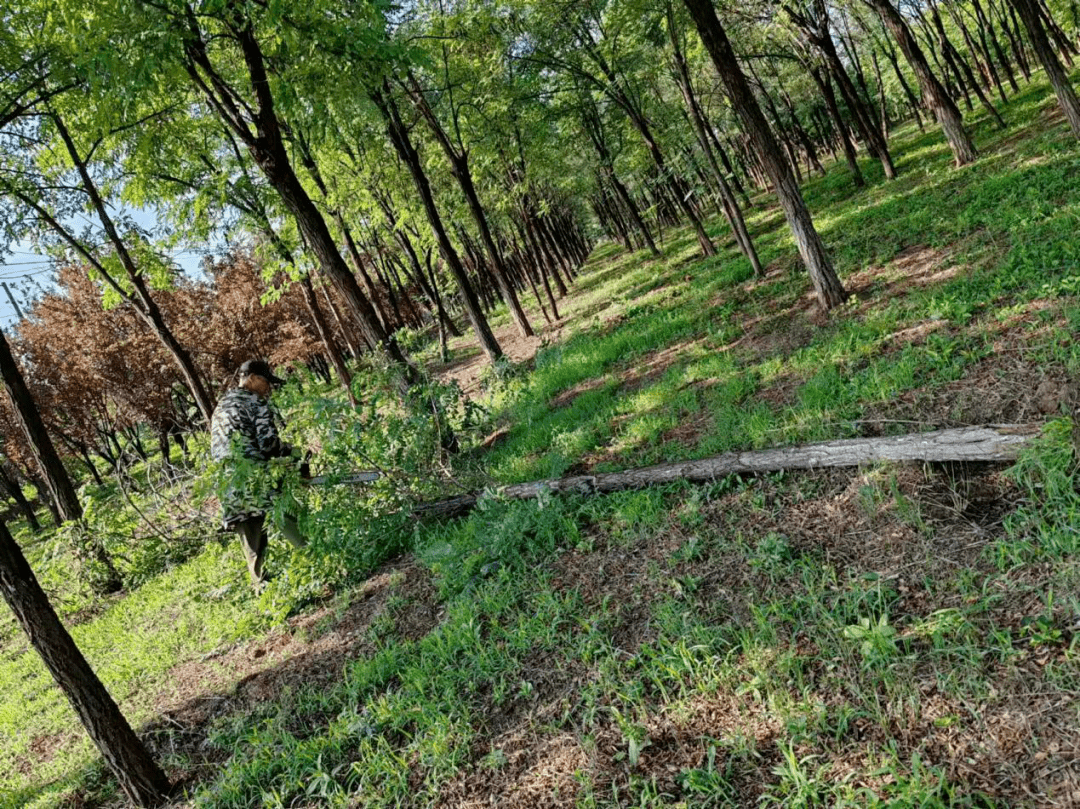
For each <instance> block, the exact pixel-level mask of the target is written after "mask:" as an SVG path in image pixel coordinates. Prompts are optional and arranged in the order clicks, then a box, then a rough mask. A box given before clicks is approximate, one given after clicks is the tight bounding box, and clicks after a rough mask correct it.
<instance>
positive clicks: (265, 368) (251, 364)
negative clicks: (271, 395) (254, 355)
mask: <svg viewBox="0 0 1080 809" xmlns="http://www.w3.org/2000/svg"><path fill="white" fill-rule="evenodd" d="M245 376H261V377H262V378H263V379H265V380H267V381H268V382H273V383H274V384H275V385H284V384H285V380H284V379H282V378H281V377H280V376H274V372H273V371H271V370H270V364H269V363H268V362H266V361H265V360H248V361H247V362H245V363H244V364H243V365H241V366H240V378H241V379H243V378H244V377H245Z"/></svg>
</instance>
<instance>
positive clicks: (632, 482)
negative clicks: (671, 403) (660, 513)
mask: <svg viewBox="0 0 1080 809" xmlns="http://www.w3.org/2000/svg"><path fill="white" fill-rule="evenodd" d="M1040 427H1041V425H1038V424H998V425H988V426H984V427H959V428H956V429H950V430H935V431H933V432H929V433H914V434H909V435H897V436H887V437H884V438H846V439H842V440H838V441H823V442H821V443H818V444H805V445H802V446H797V447H779V448H776V449H763V450H755V451H752V452H726V453H724V454H723V455H715V456H713V457H711V458H702V459H701V460H697V461H679V462H677V463H666V464H657V465H655V466H646V467H642V468H640V469H629V470H627V471H625V472H608V473H601V474H597V475H575V476H574V477H568V478H556V479H553V480H537V481H532V482H530V483H515V484H514V485H512V486H502V487H500V488H498V489H495V490H494V491H492V492H490V493H481V494H466V495H459V496H457V497H450V498H447V499H445V500H438V501H435V502H432V503H424V504H422V505H420V506H417V507H416V508H415V509H414V511H413V513H414V514H415V515H416V516H417V517H456V516H459V515H462V514H465V513H466V512H468V511H469V510H470V509H471V508H472V507H473V506H475V505H476V502H477V500H478V499H479V498H480V497H483V496H485V495H487V496H495V497H501V498H504V499H507V500H528V499H530V498H532V497H536V496H537V495H538V494H539V493H540V492H541V491H543V490H547V491H551V492H556V493H560V492H567V493H572V492H578V493H588V494H594V493H608V492H618V491H624V490H626V489H642V488H645V487H646V486H657V485H662V484H665V483H673V482H675V481H677V480H685V481H689V482H691V483H709V482H712V481H715V480H719V479H720V478H724V477H727V476H728V475H745V474H755V473H759V472H777V471H780V470H782V469H825V468H830V467H842V466H859V465H861V464H865V463H873V462H876V461H924V462H938V463H940V462H946V461H1011V460H1015V458H1016V456H1017V454H1018V452H1019V450H1020V448H1021V447H1022V446H1023V445H1024V444H1025V443H1027V442H1028V441H1030V440H1031V439H1032V438H1033V437H1035V436H1036V435H1038V434H1039V430H1040Z"/></svg>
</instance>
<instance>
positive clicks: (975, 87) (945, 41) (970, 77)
mask: <svg viewBox="0 0 1080 809" xmlns="http://www.w3.org/2000/svg"><path fill="white" fill-rule="evenodd" d="M930 18H931V20H932V21H933V23H934V28H936V29H937V32H938V40H939V41H940V42H941V49H942V51H944V52H945V53H947V54H951V57H952V60H953V62H954V63H955V64H956V65H957V67H958V68H959V69H960V70H961V71H962V72H963V74H964V78H965V79H966V81H967V84H968V85H969V86H970V87H971V89H972V91H973V92H974V93H975V95H976V96H977V97H978V99H979V103H980V104H982V105H983V109H985V110H986V111H987V112H988V113H990V117H991V118H993V119H994V121H995V123H997V125H998V127H999V128H1001V129H1004V128H1005V121H1004V120H1002V118H1001V114H1000V113H999V112H998V111H997V110H996V109H995V108H994V105H993V104H991V103H990V99H989V98H987V97H986V93H984V92H983V89H982V87H980V86H979V81H978V79H976V78H975V74H974V73H972V72H971V66H970V65H968V63H967V60H965V59H964V56H963V54H961V53H960V52H959V51H958V50H957V49H956V46H955V45H953V44H952V40H950V39H949V37H948V35H947V34H946V33H945V23H944V22H943V21H942V19H941V14H940V13H938V10H937V6H933V5H932V6H931V7H930Z"/></svg>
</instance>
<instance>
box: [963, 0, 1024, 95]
mask: <svg viewBox="0 0 1080 809" xmlns="http://www.w3.org/2000/svg"><path fill="white" fill-rule="evenodd" d="M971 5H972V8H974V10H975V19H976V20H977V22H978V26H977V28H978V31H979V38H980V39H982V40H984V44H983V47H984V48H985V47H986V44H985V40H986V39H987V38H989V41H990V45H992V46H993V50H994V55H995V56H996V57H997V61H998V63H999V64H1000V65H1001V69H1002V70H1003V71H1005V79H1006V80H1007V81H1008V82H1009V87H1010V89H1012V91H1013V93H1019V92H1020V85H1018V84H1017V83H1016V76H1015V75H1014V73H1013V69H1012V63H1011V62H1010V61H1009V57H1008V56H1007V55H1006V53H1005V50H1004V49H1003V48H1002V47H1001V43H1000V42H999V41H998V38H997V32H996V31H995V30H994V22H993V20H992V19H991V18H990V17H989V15H987V14H986V12H985V11H983V7H982V4H981V3H980V2H979V0H972V2H971ZM987 58H988V59H989V54H988V55H987ZM991 64H992V61H991Z"/></svg>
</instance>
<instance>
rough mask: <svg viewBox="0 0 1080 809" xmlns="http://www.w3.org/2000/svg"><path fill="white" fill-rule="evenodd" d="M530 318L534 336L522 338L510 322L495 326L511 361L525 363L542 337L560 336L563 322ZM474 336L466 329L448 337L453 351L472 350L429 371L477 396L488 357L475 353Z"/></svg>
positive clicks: (467, 394)
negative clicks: (538, 320) (457, 334)
mask: <svg viewBox="0 0 1080 809" xmlns="http://www.w3.org/2000/svg"><path fill="white" fill-rule="evenodd" d="M536 320H537V318H532V319H531V320H530V323H532V327H533V329H534V330H535V331H536V334H535V335H534V336H533V337H523V336H522V335H521V333H520V332H519V331H518V329H517V326H515V325H514V324H513V323H510V324H506V325H503V326H500V327H498V328H496V329H494V332H495V339H496V340H498V342H499V345H500V346H502V350H503V353H504V354H506V356H507V358H508V359H509V360H510V361H511V362H513V363H525V362H529V361H531V360H532V359H533V358H534V357H535V356H536V352H537V351H538V350H539V349H540V347H541V346H542V345H543V343H544V340H545V339H547V340H558V339H560V338H561V336H562V326H563V321H560V322H559V323H555V324H548V323H544V321H543V319H542V318H541V319H540V322H536ZM475 345H476V337H475V335H473V333H472V332H471V331H466V332H465V334H464V335H463V336H462V337H455V338H453V339H451V341H450V346H451V348H453V349H454V350H466V349H473V351H471V352H470V354H469V355H467V356H465V357H463V358H461V359H458V360H455V361H452V362H449V363H446V364H436V365H433V366H431V368H430V370H431V373H432V374H433V375H434V376H435V377H437V378H438V379H441V380H442V381H443V382H450V381H454V382H457V383H458V385H459V386H460V387H461V389H462V391H464V393H465V395H466V396H470V397H476V396H477V395H479V394H480V392H481V381H482V379H483V376H484V373H485V371H486V370H487V369H488V368H489V367H490V364H489V363H488V359H487V356H486V355H485V354H483V353H477V352H475Z"/></svg>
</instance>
